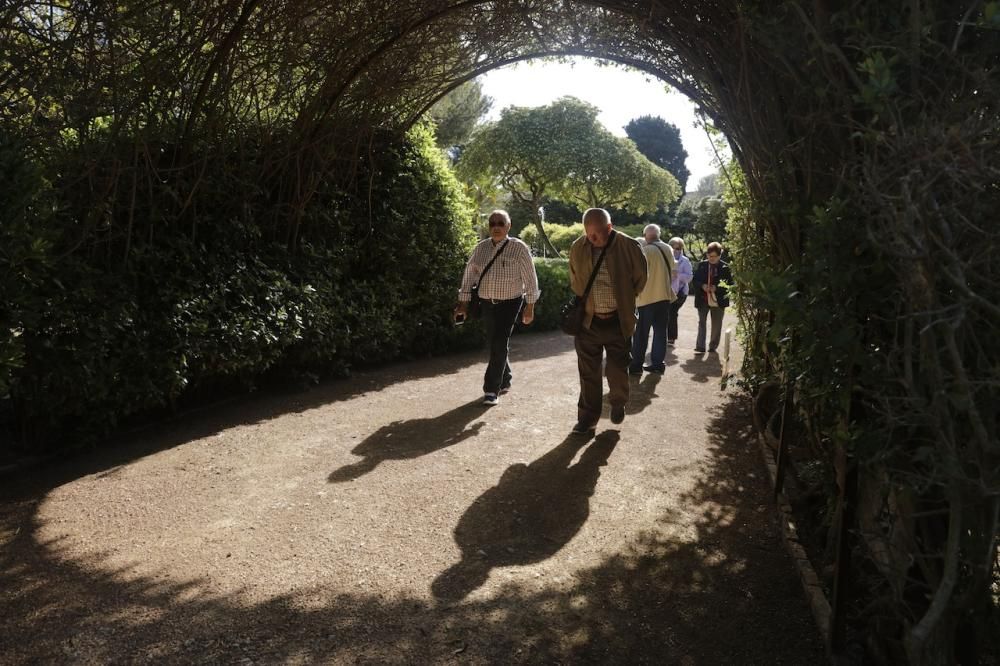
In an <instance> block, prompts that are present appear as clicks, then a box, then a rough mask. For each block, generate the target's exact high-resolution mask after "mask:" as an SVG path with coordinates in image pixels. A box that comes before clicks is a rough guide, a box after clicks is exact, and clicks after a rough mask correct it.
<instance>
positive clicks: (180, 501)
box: [0, 308, 822, 664]
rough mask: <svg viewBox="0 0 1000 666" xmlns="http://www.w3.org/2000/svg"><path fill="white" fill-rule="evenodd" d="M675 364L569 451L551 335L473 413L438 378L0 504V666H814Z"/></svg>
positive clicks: (566, 386)
mask: <svg viewBox="0 0 1000 666" xmlns="http://www.w3.org/2000/svg"><path fill="white" fill-rule="evenodd" d="M683 315H686V317H683ZM683 315H682V319H683V321H682V326H684V330H683V331H682V341H684V340H688V341H690V340H693V331H692V326H693V316H694V311H693V309H690V308H689V309H686V311H685V312H684V313H683ZM691 346H692V345H690V344H683V345H682V346H680V347H679V348H678V349H677V351H676V354H671V355H669V356H668V363H669V366H668V368H667V372H666V374H665V376H663V377H662V379H661V378H660V377H658V376H649V375H647V376H644V377H643V378H642V380H641V381H639V382H638V383H637V384H636V387H635V391H634V394H633V401H632V404H631V405H630V407H629V410H628V412H629V415H628V417H627V418H626V420H625V423H624V424H623V425H622V426H620V427H614V426H612V425H611V424H610V422H609V421H607V420H606V419H605V420H602V422H601V424H600V426H599V428H598V431H597V436H596V437H595V438H592V439H591V440H589V441H588V440H585V439H583V438H573V437H570V436H568V433H569V429H570V427H571V426H572V425H573V422H574V420H575V419H574V417H575V413H576V412H575V404H576V395H577V377H576V366H575V356H574V353H573V351H572V341H571V340H570V339H569V338H566V337H565V336H562V335H560V334H556V333H552V334H542V335H524V336H519V337H517V338H515V343H514V345H513V351H512V362H513V366H514V390H513V392H512V393H511V394H509V395H508V396H504V398H505V399H503V400H502V402H501V404H500V405H499V406H498V407H495V408H492V409H489V410H487V409H485V408H483V407H482V406H480V405H479V404H478V398H479V394H478V389H479V386H480V382H481V373H482V369H483V366H482V355H481V354H479V353H476V354H463V355H456V356H451V357H447V358H440V359H434V360H430V361H424V362H417V363H410V364H400V365H394V366H390V367H386V368H383V369H380V370H377V371H372V372H365V373H359V374H358V375H357V376H356V377H355V378H353V379H352V380H349V381H343V382H331V383H328V384H325V385H323V386H321V387H319V388H317V389H315V390H313V391H310V392H308V393H302V394H295V395H285V396H273V395H272V396H262V397H259V398H257V399H252V400H245V401H241V402H240V403H239V404H230V405H227V406H224V407H219V408H215V409H211V410H206V411H205V412H203V413H200V414H196V415H193V416H191V417H189V418H187V419H185V420H183V421H182V422H179V423H174V424H169V425H167V426H164V427H161V428H159V429H154V430H151V431H150V432H148V433H146V434H142V435H138V436H136V437H135V441H134V442H132V443H129V444H128V445H127V446H124V447H119V448H116V449H115V450H113V451H111V452H109V453H107V454H103V455H102V456H101V457H100V458H99V459H94V460H90V461H86V462H79V461H78V462H76V463H75V464H74V465H72V466H67V467H65V468H63V469H60V470H55V471H54V472H53V474H52V478H50V479H48V480H46V481H45V482H44V484H43V485H42V486H41V487H38V485H37V484H35V485H34V486H18V485H17V484H10V483H9V482H8V481H5V485H6V486H7V488H6V490H5V491H4V495H5V496H6V497H5V499H4V501H3V502H2V503H0V548H2V550H0V662H2V663H26V662H34V661H43V662H51V661H56V662H60V661H62V662H84V663H87V662H89V663H109V662H134V661H145V660H148V659H159V660H167V661H171V662H195V663H201V662H205V663H209V662H212V663H215V662H220V661H222V662H226V663H233V662H236V663H239V662H250V661H253V662H263V663H273V662H290V663H313V662H338V663H340V662H343V663H406V664H419V663H440V662H454V663H470V664H479V663H569V664H572V663H630V664H632V663H650V664H674V663H677V664H720V663H731V664H750V663H760V664H780V663H784V664H806V663H816V662H818V661H819V660H821V659H822V651H821V648H820V645H819V641H818V637H817V634H816V631H815V629H814V627H813V626H812V623H811V619H810V615H809V611H808V608H807V606H806V604H805V602H804V601H803V600H802V597H801V592H800V589H799V585H798V582H797V578H796V574H795V571H794V569H793V565H792V563H791V561H790V560H789V558H788V557H787V556H786V554H785V551H784V549H783V546H782V544H781V541H780V538H779V535H778V532H777V529H776V526H775V524H774V521H773V518H772V516H773V508H772V504H771V501H770V499H769V496H768V485H767V482H766V481H765V479H766V476H765V475H766V473H765V472H764V471H763V469H762V466H761V465H760V461H759V456H758V454H757V453H756V449H755V448H754V446H753V445H752V444H751V442H750V440H749V439H748V432H747V421H748V417H747V414H746V413H745V406H744V404H743V403H742V402H740V401H735V400H733V399H732V396H730V395H729V394H728V393H724V392H721V391H720V390H719V385H718V379H717V378H718V375H719V374H720V372H721V369H720V367H719V364H718V361H717V360H716V357H712V356H709V357H705V358H701V357H695V356H694V354H693V353H692V352H691V351H690V347H691ZM154 433H155V434H154Z"/></svg>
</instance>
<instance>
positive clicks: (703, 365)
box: [681, 352, 722, 384]
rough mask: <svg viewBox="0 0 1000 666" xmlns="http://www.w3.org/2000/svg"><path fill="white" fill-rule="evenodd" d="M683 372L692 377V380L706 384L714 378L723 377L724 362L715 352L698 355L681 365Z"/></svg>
mask: <svg viewBox="0 0 1000 666" xmlns="http://www.w3.org/2000/svg"><path fill="white" fill-rule="evenodd" d="M681 370H683V371H684V372H686V373H688V374H689V375H691V380H692V381H696V382H699V383H701V384H704V383H705V382H707V381H708V380H710V379H712V378H714V377H722V361H721V360H720V359H719V355H718V354H716V353H715V352H712V353H704V354H698V355H696V356H695V357H694V358H689V359H688V360H686V361H684V363H682V364H681Z"/></svg>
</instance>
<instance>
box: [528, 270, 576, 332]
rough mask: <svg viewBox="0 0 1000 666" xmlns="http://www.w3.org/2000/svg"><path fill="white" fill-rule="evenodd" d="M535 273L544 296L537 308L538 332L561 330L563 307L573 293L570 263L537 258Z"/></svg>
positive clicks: (534, 326)
mask: <svg viewBox="0 0 1000 666" xmlns="http://www.w3.org/2000/svg"><path fill="white" fill-rule="evenodd" d="M535 272H536V273H537V274H538V287H539V289H541V290H542V296H541V298H540V299H539V300H538V304H537V305H536V306H535V323H534V324H532V326H531V328H532V329H534V330H536V331H551V330H554V329H557V328H559V322H560V319H561V313H562V307H563V305H565V304H566V302H567V301H569V299H570V296H572V295H573V292H572V291H571V290H570V288H569V261H568V260H567V259H542V258H540V257H538V258H535Z"/></svg>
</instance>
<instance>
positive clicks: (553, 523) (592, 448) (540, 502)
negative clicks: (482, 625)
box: [431, 430, 619, 599]
mask: <svg viewBox="0 0 1000 666" xmlns="http://www.w3.org/2000/svg"><path fill="white" fill-rule="evenodd" d="M618 439H619V434H618V431H616V430H607V431H604V432H602V433H601V434H600V435H598V436H597V437H596V438H594V441H593V442H592V443H590V445H589V446H587V448H586V450H585V451H584V452H583V454H582V455H581V457H580V460H579V461H578V462H577V463H576V464H575V465H572V466H571V465H570V463H572V462H573V459H574V458H575V457H576V454H577V452H578V451H579V450H580V448H581V447H582V446H584V445H585V444H586V440H585V439H584V438H582V437H580V436H579V435H570V436H569V437H567V438H566V439H565V440H564V441H563V442H562V443H561V444H559V446H557V447H556V448H554V449H552V450H551V451H549V452H548V453H546V454H545V455H544V456H542V457H541V458H539V459H538V460H535V461H534V462H532V463H530V464H528V465H525V464H524V463H518V464H516V465H511V466H510V467H508V468H507V470H506V471H505V472H504V473H503V476H501V477H500V481H499V483H497V485H495V486H494V487H492V488H490V489H489V490H487V491H486V492H485V493H483V494H482V495H480V496H479V497H478V498H476V500H475V501H474V502H473V503H472V506H470V507H469V508H468V509H467V510H466V512H465V514H464V515H463V516H462V518H461V519H460V520H459V521H458V525H457V526H456V527H455V532H454V534H455V542H456V543H457V544H458V546H459V547H460V548H461V549H462V560H461V561H460V562H458V563H457V564H454V565H452V566H451V567H450V568H449V569H448V570H447V571H445V572H443V573H442V574H441V575H440V576H438V577H437V579H436V580H435V581H434V583H433V584H432V585H431V591H432V592H433V593H434V596H435V597H437V598H439V599H463V598H465V597H466V596H467V595H468V594H469V593H470V592H472V591H473V590H475V589H476V588H478V587H479V586H480V585H482V584H483V583H484V582H485V581H486V579H487V577H488V576H489V573H490V571H491V570H492V569H494V568H496V567H501V566H511V565H519V564H532V563H535V562H541V561H542V560H545V559H548V558H549V557H551V556H552V555H554V554H556V553H557V552H559V550H560V549H561V548H562V547H563V546H565V545H566V544H567V543H569V541H570V539H572V538H573V537H574V536H575V535H576V533H577V532H579V531H580V528H581V527H583V524H584V523H585V522H586V521H587V516H589V515H590V497H591V495H593V494H594V489H595V488H596V487H597V479H598V477H600V475H601V471H600V468H601V467H603V466H604V465H606V464H607V463H608V457H609V456H610V455H611V452H612V451H614V449H615V445H616V444H618Z"/></svg>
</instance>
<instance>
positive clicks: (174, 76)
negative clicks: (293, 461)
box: [0, 0, 1000, 664]
mask: <svg viewBox="0 0 1000 666" xmlns="http://www.w3.org/2000/svg"><path fill="white" fill-rule="evenodd" d="M0 16H2V17H3V21H2V22H0V44H2V45H3V49H2V50H0V130H2V131H0V137H2V138H0V144H2V146H3V155H2V156H0V164H2V165H3V167H4V169H3V172H2V174H0V177H2V178H3V179H4V180H3V181H2V183H3V192H0V203H2V205H3V206H4V210H2V211H0V214H2V215H3V222H4V224H3V225H2V228H0V235H2V238H0V240H2V244H0V262H2V263H0V269H2V270H3V271H4V279H3V280H2V281H0V290H2V296H3V303H2V313H0V316H2V317H3V318H4V322H3V327H2V332H0V345H2V347H0V364H2V365H0V390H2V391H4V392H5V393H6V394H7V395H8V396H9V397H7V398H5V399H4V401H3V410H4V414H5V415H6V416H5V418H7V420H8V422H11V423H15V424H17V428H16V431H17V432H16V433H12V434H16V435H17V436H18V437H19V438H20V439H21V440H22V441H31V440H33V439H34V440H36V441H37V440H38V439H44V438H45V437H46V436H47V434H48V435H51V434H52V433H55V432H58V430H59V428H60V423H69V422H70V421H71V420H72V419H74V418H79V419H84V422H83V423H77V424H75V425H77V426H78V427H80V428H81V430H82V429H83V426H94V427H96V426H98V425H100V424H95V423H87V420H88V419H97V420H99V421H101V423H106V422H107V421H109V420H110V418H111V417H113V416H114V415H123V414H127V413H130V412H131V411H132V410H134V409H141V408H143V407H145V406H149V405H155V404H162V403H163V402H166V401H169V400H170V399H171V397H173V396H177V395H180V394H181V391H183V390H185V389H183V386H184V384H185V383H187V384H188V386H189V387H190V386H191V385H192V384H194V385H196V386H198V385H200V386H207V385H209V384H210V383H211V382H212V381H215V380H221V381H232V380H234V379H236V378H246V379H247V380H249V377H250V376H252V375H253V374H254V373H255V372H256V371H258V370H260V369H263V368H276V367H279V366H281V365H283V364H285V363H286V362H287V363H288V364H289V365H291V366H295V365H296V363H298V364H299V367H302V366H303V365H305V366H309V365H311V364H321V361H322V362H325V359H331V358H332V359H333V360H332V361H331V362H332V363H339V362H340V361H338V360H336V359H338V358H340V359H344V358H345V357H346V358H350V359H371V360H374V359H382V358H388V357H390V356H391V355H392V354H394V353H397V352H399V353H402V352H405V351H406V350H407V349H409V348H412V347H413V346H414V343H413V341H412V336H413V333H412V331H413V328H414V327H416V326H417V325H419V326H420V327H431V328H432V330H437V331H439V332H440V336H441V337H440V338H438V337H437V336H436V335H433V334H432V335H430V336H428V337H427V339H428V340H435V339H440V340H445V339H446V338H447V336H450V335H454V333H453V332H450V331H451V330H452V329H448V327H447V326H445V325H444V324H437V323H435V322H437V321H438V320H437V319H435V318H434V317H432V316H430V315H425V313H430V312H431V308H432V306H431V300H430V292H432V291H433V290H434V289H437V288H438V287H437V286H433V285H443V284H444V283H445V282H448V280H450V279H451V278H450V276H449V278H448V280H446V279H445V276H446V275H447V274H448V272H449V271H450V270H457V268H458V266H459V265H460V263H461V259H462V257H461V256H460V255H461V254H462V252H461V251H459V249H458V248H460V247H461V242H460V240H459V239H460V238H461V237H462V236H463V235H464V233H465V231H464V227H463V225H467V220H468V219H470V218H468V217H463V215H460V214H458V212H457V209H458V208H460V207H461V206H459V205H458V204H457V203H456V204H455V207H454V208H455V210H456V213H455V215H454V216H451V215H450V213H445V212H443V211H450V210H452V208H451V207H450V204H447V205H446V204H445V201H453V202H457V201H458V200H459V197H458V194H457V192H456V193H455V196H454V197H452V196H449V195H445V194H443V192H444V191H445V190H447V188H446V187H443V186H442V182H443V181H442V180H441V179H440V178H438V177H437V176H431V175H430V174H437V173H439V172H438V171H437V170H434V169H432V170H430V171H427V170H422V169H421V168H419V167H420V165H421V164H422V163H424V160H423V158H419V157H418V155H419V154H422V152H421V151H416V152H414V151H412V150H409V149H407V148H405V144H401V143H400V141H399V140H398V138H399V136H400V135H401V130H405V129H407V128H409V127H410V126H412V125H413V124H414V123H416V122H417V121H418V120H419V119H420V118H422V117H423V116H424V115H425V113H426V112H427V110H428V109H429V108H430V107H431V106H432V105H433V104H434V102H435V101H437V100H438V99H440V98H441V96H442V95H443V94H444V93H446V92H447V91H448V90H450V89H452V88H454V87H455V86H456V85H458V84H460V83H461V82H463V81H466V80H469V79H471V78H473V77H474V76H475V75H476V74H477V73H481V72H484V71H487V70H489V69H490V68H492V67H496V66H500V65H503V64H508V63H512V62H516V61H518V60H521V59H525V58H529V57H533V56H538V55H542V54H573V55H589V56H595V57H602V58H606V59H610V60H614V61H617V62H619V63H623V64H627V65H629V66H632V67H636V68H639V69H641V70H642V71H644V72H647V73H648V74H650V75H653V76H657V77H659V78H661V79H663V80H664V81H666V82H668V83H669V84H670V85H672V86H673V87H675V88H676V89H678V90H680V91H681V92H683V93H685V94H687V95H688V96H689V97H691V98H692V99H694V100H695V102H696V103H697V104H698V105H699V108H700V109H701V111H702V112H703V113H704V115H705V117H706V118H707V119H708V121H710V122H711V123H712V124H713V125H714V126H716V127H718V128H719V130H720V131H722V132H723V133H724V134H725V136H726V137H727V139H728V141H729V144H730V146H731V148H732V151H733V155H734V156H735V159H736V160H737V162H738V163H739V165H740V167H741V171H742V180H741V183H740V187H739V188H738V189H739V190H740V191H741V192H742V193H743V195H742V196H743V198H742V199H741V200H736V201H732V202H728V203H729V204H730V206H731V207H730V209H729V211H727V215H730V216H731V218H732V220H733V222H732V224H731V225H730V239H731V241H732V242H733V243H734V244H735V246H736V248H735V249H736V257H737V258H736V261H735V263H737V268H738V270H737V271H736V276H737V280H738V282H739V284H738V285H737V297H738V298H737V307H738V308H739V310H740V312H741V314H742V316H743V317H744V320H743V326H744V330H745V332H746V335H747V337H746V342H747V345H746V346H747V351H748V353H747V354H746V359H747V363H746V367H745V368H744V371H745V375H746V379H747V382H746V383H747V386H748V387H749V388H751V389H753V390H763V389H766V388H767V387H768V386H777V387H778V389H777V392H778V395H780V396H781V398H782V400H781V401H782V402H783V403H784V405H785V406H786V409H783V410H781V413H783V414H787V415H788V421H789V423H787V424H784V425H787V426H788V427H787V428H785V429H783V433H785V435H786V436H787V437H789V438H791V439H797V440H802V442H803V443H804V445H805V446H808V447H810V448H811V449H813V450H814V452H815V455H816V458H817V460H820V461H823V466H822V469H821V470H820V473H819V474H818V476H819V477H821V479H822V483H821V484H820V485H819V486H818V487H819V488H820V492H821V493H822V495H821V497H822V498H823V499H824V500H825V501H824V505H829V506H830V507H831V511H830V512H829V513H830V517H829V523H830V526H831V528H833V529H831V533H832V534H836V535H837V536H836V538H834V539H833V540H832V541H831V552H834V553H835V554H836V555H837V558H836V560H835V562H833V563H832V564H835V566H833V567H832V570H834V571H836V572H837V575H836V577H835V579H834V580H833V581H832V582H831V584H830V588H831V591H832V592H833V593H834V598H835V601H836V603H835V606H836V609H837V611H838V612H837V613H835V614H834V617H835V622H834V624H833V626H832V627H831V628H830V631H829V632H828V636H829V638H830V644H831V648H832V650H833V651H834V652H838V653H843V651H844V650H845V649H846V643H847V639H846V636H848V634H847V633H846V632H845V630H844V625H843V620H844V619H845V618H846V619H850V621H851V623H852V626H853V627H854V628H855V631H854V632H852V633H851V634H850V635H852V636H854V635H857V636H862V637H864V639H865V641H864V643H863V645H864V646H865V649H867V650H868V652H869V653H870V654H871V655H873V656H874V658H876V659H881V660H882V661H886V662H888V661H891V662H895V663H899V662H903V661H908V662H910V663H913V664H939V663H956V662H962V663H974V662H975V661H976V659H977V658H978V657H979V656H981V654H982V649H983V648H982V645H983V644H984V643H985V642H986V641H987V639H989V638H990V637H991V636H997V635H1000V631H997V630H996V628H995V626H994V627H993V629H992V630H991V629H990V626H989V624H988V623H989V622H991V621H992V622H996V617H997V604H998V602H997V600H996V589H998V588H997V585H998V581H997V579H996V575H997V571H998V555H997V544H996V536H997V533H998V532H1000V528H998V525H1000V423H998V419H1000V413H998V410H997V409H996V405H997V404H1000V385H998V383H997V380H996V377H997V368H998V367H1000V364H998V359H1000V336H997V335H996V331H997V330H998V329H1000V309H998V307H997V306H996V304H995V300H996V299H995V297H994V294H996V293H997V291H998V289H997V286H998V284H1000V276H998V274H997V266H998V265H1000V264H998V262H997V261H996V255H997V252H998V247H1000V237H998V229H997V225H996V224H994V223H993V220H994V219H995V216H996V211H997V210H998V209H1000V188H998V183H1000V165H998V160H1000V145H998V141H1000V126H998V123H1000V113H998V107H1000V83H998V81H1000V39H998V37H997V36H998V34H1000V2H997V1H996V0H967V1H966V0H960V1H955V0H922V1H921V2H908V3H891V2H878V3H876V2H854V3H844V2H829V1H811V0H810V1H806V0H777V1H776V2H769V3H761V2H748V1H746V0H717V1H716V2H704V1H703V0H674V1H672V2H654V1H652V0H629V1H625V0H607V1H604V2H600V3H598V2H589V1H576V0H567V1H565V2H560V3H553V2H551V1H550V0H516V1H512V2H455V1H452V0H448V1H442V0H407V1H405V2H400V1H399V0H366V1H364V2H361V1H360V0H344V1H342V2H329V1H328V0H296V1H295V2H292V1H290V0H266V1H258V0H251V1H247V2H199V3H193V4H189V5H184V6H183V7H181V6H180V5H178V4H177V3H165V2H156V1H153V2H147V3H134V2H119V3H96V2H74V3H48V2H37V1H35V0H13V1H12V2H8V3H6V5H5V6H4V9H2V10H0ZM548 138H549V137H547V136H538V139H539V141H542V142H544V141H546V140H548ZM417 143H418V144H420V145H422V144H423V143H429V142H428V141H427V140H426V139H423V140H421V141H417ZM401 146H402V147H401ZM442 178H443V176H442ZM396 188H401V190H402V192H401V193H400V192H399V191H398V190H397V189H396ZM435 193H437V194H435ZM553 193H554V192H553ZM477 196H478V194H477ZM442 200H444V201H442ZM434 201H438V202H439V203H441V205H437V206H435V205H432V204H433V202H434ZM532 203H533V208H534V209H535V210H537V202H532ZM462 219H464V220H466V222H461V221H460V220H462ZM425 228H426V231H427V234H428V238H432V237H434V235H435V234H438V233H439V234H442V235H443V236H444V237H446V238H451V239H452V240H453V241H454V242H442V244H440V245H437V246H431V245H428V246H427V247H421V246H420V245H418V242H419V241H416V240H415V239H418V238H422V236H423V233H424V229H425ZM418 229H419V230H420V232H419V233H418V232H417V230H418ZM407 244H412V245H413V253H412V254H408V252H409V250H408V249H406V248H405V247H404V246H406V245H407ZM436 250H440V253H438V252H436ZM425 255H426V256H425ZM453 255H454V256H453ZM421 262H426V263H421ZM429 266H434V267H435V270H436V271H437V272H436V273H434V274H433V275H430V274H429V275H428V279H429V280H430V282H429V284H431V285H432V286H433V288H432V289H430V290H427V292H428V295H427V298H428V300H427V301H426V302H423V301H418V302H417V303H416V304H413V303H411V304H410V306H409V307H408V308H403V307H401V306H399V304H398V303H395V302H392V301H393V299H403V298H411V299H413V298H416V299H422V298H424V297H425V296H424V294H423V293H422V290H419V289H414V288H413V285H414V284H416V283H417V282H418V281H419V280H415V279H414V277H415V276H414V274H413V273H414V271H423V270H427V269H428V267H429ZM438 275H440V276H441V281H440V282H436V281H435V280H436V278H437V276H438ZM404 283H405V285H406V286H405V287H404ZM310 288H311V289H315V293H312V292H310V291H309V289H310ZM440 289H441V290H442V291H444V287H443V286H441V287H440ZM447 296H448V295H447V294H445V293H442V294H441V297H442V299H443V300H448V301H450V300H451V299H450V298H447ZM316 299H322V300H321V302H317V300H316ZM434 302H437V299H435V301H434ZM314 312H318V313H319V314H315V315H314V314H312V313H314ZM396 315H398V316H396ZM437 326H440V328H435V327H437ZM298 336H301V340H300V339H298ZM309 336H312V337H309ZM421 349H423V346H421ZM330 354H335V356H330ZM296 359H298V361H297V362H296ZM135 365H141V366H143V367H146V366H148V368H149V369H148V371H146V370H143V371H136V370H135V369H134V366H135ZM81 387H86V390H84V389H83V388H81ZM43 400H46V401H48V402H47V403H44V404H48V405H50V406H51V407H49V408H46V407H44V406H43V402H42V401H43ZM113 405H117V406H118V407H115V408H112V406H113ZM109 409H112V412H111V413H109V412H107V411H105V410H109ZM840 527H843V528H844V529H839V528H840ZM852 561H853V563H854V564H856V565H857V566H855V567H854V571H855V572H860V573H858V575H857V576H855V577H854V578H852V577H850V576H848V575H847V573H846V572H849V571H850V569H848V568H847V567H846V566H845V565H846V564H847V563H851V562H852ZM842 574H843V575H842ZM991 586H992V587H991ZM845 608H846V609H847V611H845V610H844V609H845ZM970 636H973V637H977V638H976V639H975V640H973V639H970V638H968V637H970ZM977 651H979V652H978V653H977Z"/></svg>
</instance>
